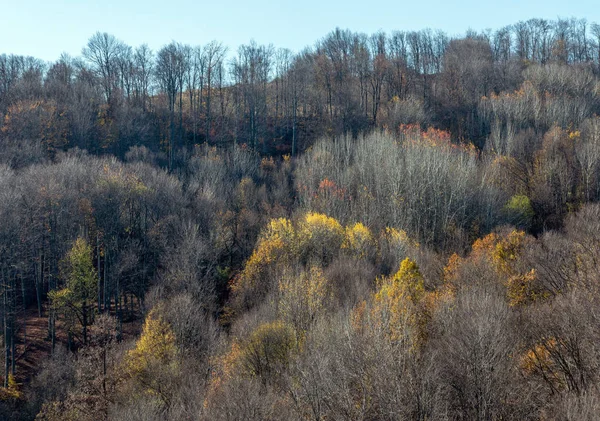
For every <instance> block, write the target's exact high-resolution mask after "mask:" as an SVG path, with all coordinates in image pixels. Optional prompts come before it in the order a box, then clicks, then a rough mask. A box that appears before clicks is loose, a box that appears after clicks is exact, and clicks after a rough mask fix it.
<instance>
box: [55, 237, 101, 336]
mask: <svg viewBox="0 0 600 421" xmlns="http://www.w3.org/2000/svg"><path fill="white" fill-rule="evenodd" d="M64 265H65V268H64V273H63V279H64V282H65V287H64V288H63V289H57V290H53V291H51V293H50V294H49V297H50V300H51V302H52V308H53V311H55V312H61V313H63V315H64V317H65V321H66V324H67V328H68V330H69V336H70V335H71V334H72V333H73V329H74V328H75V325H76V324H77V323H79V324H80V325H81V327H82V329H83V343H84V344H87V329H88V326H89V325H90V324H91V322H92V321H93V316H94V314H93V307H94V302H95V300H96V294H97V283H96V282H97V274H96V270H95V269H94V264H93V260H92V248H91V246H90V245H89V244H88V243H87V241H86V240H84V239H83V238H78V239H77V240H75V243H74V244H73V247H72V248H71V250H70V251H69V253H68V254H67V256H66V257H65V260H64Z"/></svg>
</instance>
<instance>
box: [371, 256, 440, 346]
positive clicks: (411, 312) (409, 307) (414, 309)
mask: <svg viewBox="0 0 600 421" xmlns="http://www.w3.org/2000/svg"><path fill="white" fill-rule="evenodd" d="M426 296H427V292H426V290H425V286H424V279H423V275H421V272H420V271H419V267H418V266H417V264H416V263H415V262H414V261H413V260H411V259H409V258H406V259H404V260H403V261H402V263H401V264H400V268H399V269H398V272H396V273H395V274H394V275H393V276H391V277H389V278H385V279H383V280H382V283H381V287H380V289H379V291H377V293H376V294H375V296H374V297H373V308H372V312H371V313H372V316H373V317H374V319H375V320H377V321H378V322H379V325H380V327H381V328H382V329H383V330H384V332H385V333H386V335H387V336H388V338H389V339H390V340H391V341H393V342H399V341H408V342H409V344H410V346H419V345H420V344H421V343H422V342H423V341H424V340H425V339H426V336H427V321H428V320H429V311H428V308H427V305H426Z"/></svg>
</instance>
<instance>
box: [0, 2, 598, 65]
mask: <svg viewBox="0 0 600 421" xmlns="http://www.w3.org/2000/svg"><path fill="white" fill-rule="evenodd" d="M597 1H598V0H571V1H570V2H569V1H566V0H496V1H490V0H459V1H450V0H445V1H442V0H410V1H407V0H378V1H372V0H366V1H365V0H363V1H356V0H346V1H343V0H294V1H274V0H246V1H243V0H229V1H219V0H208V1H206V0H195V1H194V0H160V1H158V0H121V1H112V0H106V1H87V0H60V1H57V0H22V1H18V0H0V3H2V4H0V53H8V54H11V53H12V54H21V55H31V56H35V57H38V58H41V59H44V60H49V61H50V60H55V59H57V58H58V57H59V56H60V54H61V52H67V53H69V54H71V55H73V56H78V55H80V53H81V48H82V47H83V46H84V45H85V43H86V42H87V40H88V38H89V37H90V36H91V35H92V34H93V33H94V32H96V31H102V32H108V33H110V34H113V35H115V36H116V37H117V38H119V39H121V40H122V41H124V42H126V43H127V44H129V45H131V46H137V45H139V44H142V43H144V42H145V43H147V44H148V45H149V46H150V47H151V48H152V49H154V50H157V49H158V48H160V47H161V46H163V45H164V44H167V43H169V42H170V41H172V40H175V41H179V42H183V43H188V44H191V45H197V44H204V43H207V42H209V41H211V40H213V39H216V40H218V41H222V42H223V43H224V44H225V45H227V46H228V47H229V48H230V49H231V50H236V49H237V47H238V46H239V45H240V44H244V43H247V42H248V41H249V40H250V39H252V38H253V39H255V40H256V41H257V42H258V43H264V44H268V43H272V44H273V45H275V47H287V48H290V49H292V50H294V51H298V50H300V49H302V48H303V47H305V46H307V45H312V44H313V43H314V42H315V41H316V40H318V39H319V38H322V37H323V36H324V35H326V34H327V33H328V32H330V31H331V30H333V29H334V28H335V27H336V26H339V27H340V28H343V29H350V30H353V31H357V32H366V33H373V32H376V31H377V30H380V29H381V30H384V31H386V32H390V31H392V30H395V29H403V30H415V29H423V28H427V27H429V28H433V29H442V30H444V31H446V32H447V33H449V34H450V35H458V34H462V33H464V32H465V31H466V30H467V29H468V28H472V29H475V30H482V29H486V28H492V29H496V28H499V27H501V26H504V25H508V24H512V23H515V22H517V21H519V20H526V19H529V18H532V17H540V18H546V19H555V18H557V17H559V16H560V17H577V18H585V19H587V20H588V21H589V22H600V7H598V2H597Z"/></svg>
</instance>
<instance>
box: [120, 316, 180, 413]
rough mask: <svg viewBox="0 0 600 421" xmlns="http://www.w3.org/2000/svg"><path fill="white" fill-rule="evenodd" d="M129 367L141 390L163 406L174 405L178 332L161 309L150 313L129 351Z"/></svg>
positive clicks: (127, 370)
mask: <svg viewBox="0 0 600 421" xmlns="http://www.w3.org/2000/svg"><path fill="white" fill-rule="evenodd" d="M125 369H126V372H127V374H128V375H129V377H130V378H131V379H132V380H133V381H134V385H135V386H138V389H140V390H141V391H142V392H143V393H148V394H150V395H153V396H155V397H156V398H157V399H158V401H159V404H160V405H161V406H163V407H168V406H169V405H170V403H171V393H172V384H173V381H174V380H175V379H176V378H177V376H178V374H179V361H178V354H177V347H176V345H175V334H174V333H173V330H172V329H171V326H170V325H169V324H168V323H167V322H166V321H165V320H164V319H163V317H162V316H161V314H160V310H159V309H157V308H154V309H153V310H152V311H150V313H148V315H147V316H146V321H145V322H144V328H143V330H142V334H141V336H140V338H139V339H138V340H137V342H136V344H135V348H134V349H132V350H130V351H129V352H128V353H127V357H126V359H125Z"/></svg>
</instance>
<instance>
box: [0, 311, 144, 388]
mask: <svg viewBox="0 0 600 421" xmlns="http://www.w3.org/2000/svg"><path fill="white" fill-rule="evenodd" d="M20 320H22V321H23V322H22V324H21V326H20V327H19V329H18V331H17V336H16V341H15V355H16V359H15V380H16V381H17V383H18V384H21V385H26V384H29V383H30V382H31V380H32V379H33V377H34V376H35V375H36V374H37V372H38V370H39V369H40V365H41V363H42V362H43V361H44V360H45V359H46V358H48V356H49V355H50V354H51V353H52V341H51V339H50V336H49V334H48V316H47V315H46V312H45V311H43V312H42V317H39V315H38V310H37V308H36V307H31V308H29V309H27V310H26V311H25V312H24V314H23V317H22V318H20ZM141 327H142V320H141V318H138V317H135V318H133V320H126V321H124V322H123V326H122V339H123V340H129V339H131V338H135V337H137V336H138V335H139V333H140V331H141ZM59 344H60V345H62V346H66V345H67V334H66V332H65V331H64V329H62V322H61V321H57V322H56V346H58V345H59ZM0 359H1V360H4V358H1V356H0Z"/></svg>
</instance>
